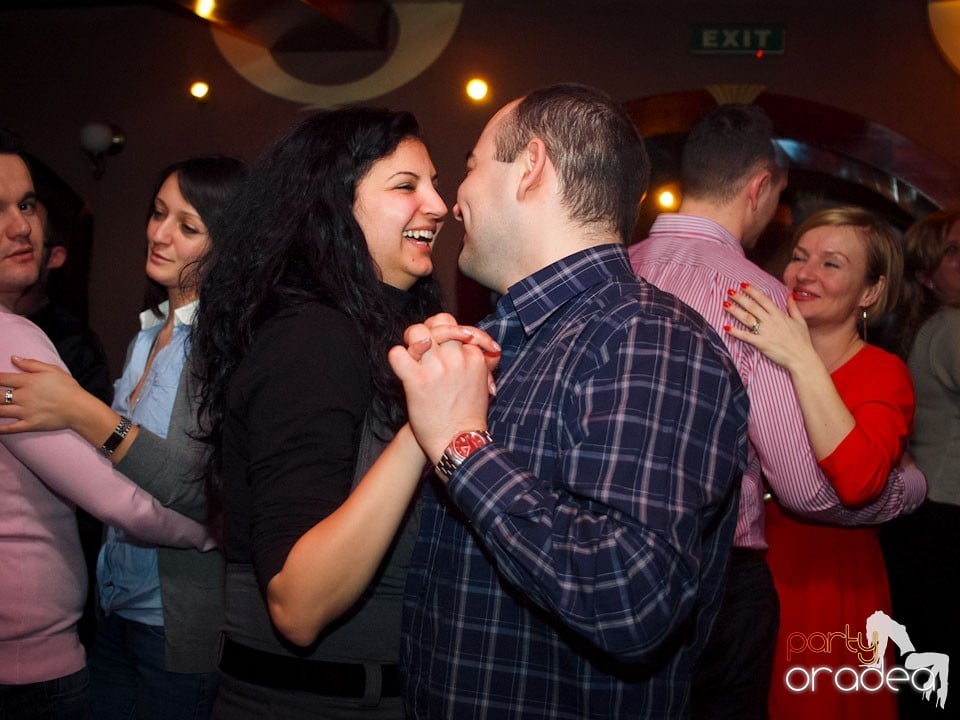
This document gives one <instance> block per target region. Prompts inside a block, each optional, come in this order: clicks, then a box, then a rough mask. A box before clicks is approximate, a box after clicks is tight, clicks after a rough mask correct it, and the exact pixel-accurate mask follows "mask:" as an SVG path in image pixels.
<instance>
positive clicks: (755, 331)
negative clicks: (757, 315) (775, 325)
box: [750, 320, 760, 335]
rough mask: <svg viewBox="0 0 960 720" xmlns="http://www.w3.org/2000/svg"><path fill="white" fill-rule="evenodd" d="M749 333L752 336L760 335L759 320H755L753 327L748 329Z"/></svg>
mask: <svg viewBox="0 0 960 720" xmlns="http://www.w3.org/2000/svg"><path fill="white" fill-rule="evenodd" d="M750 332H752V333H753V334H754V335H759V334H760V321H759V320H757V321H756V322H755V323H754V324H753V327H752V328H750Z"/></svg>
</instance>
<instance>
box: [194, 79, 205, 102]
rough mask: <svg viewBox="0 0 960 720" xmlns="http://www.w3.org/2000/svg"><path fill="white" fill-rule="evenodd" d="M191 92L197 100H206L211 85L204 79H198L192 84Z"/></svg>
mask: <svg viewBox="0 0 960 720" xmlns="http://www.w3.org/2000/svg"><path fill="white" fill-rule="evenodd" d="M190 94H191V95H192V96H193V98H194V99H195V100H206V98H207V95H209V94H210V86H209V85H207V83H205V82H203V81H202V80H198V81H197V82H195V83H193V85H191V86H190Z"/></svg>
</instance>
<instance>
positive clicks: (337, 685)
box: [220, 637, 400, 698]
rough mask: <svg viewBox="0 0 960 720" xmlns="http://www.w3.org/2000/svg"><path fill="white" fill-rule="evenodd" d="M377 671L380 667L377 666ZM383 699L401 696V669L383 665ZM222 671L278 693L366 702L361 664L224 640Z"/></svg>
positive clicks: (221, 658) (228, 639)
mask: <svg viewBox="0 0 960 720" xmlns="http://www.w3.org/2000/svg"><path fill="white" fill-rule="evenodd" d="M374 667H377V666H374ZM379 668H380V676H381V687H380V697H398V696H399V695H400V666H399V665H380V666H379ZM220 669H221V670H222V671H223V672H225V673H227V674H228V675H231V676H232V677H235V678H236V679H237V680H242V681H243V682H248V683H251V684H253V685H262V686H264V687H271V688H277V689H278V690H301V691H303V692H310V693H316V694H318V695H329V696H332V697H353V698H362V697H364V695H365V691H366V689H367V671H366V669H365V667H364V666H363V665H362V664H360V663H335V662H327V661H326V660H308V659H302V658H295V657H288V656H286V655H277V654H275V653H271V652H265V651H264V650H255V649H254V648H250V647H247V646H246V645H241V644H240V643H238V642H235V641H233V640H231V639H230V638H228V637H224V638H223V651H222V654H221V656H220Z"/></svg>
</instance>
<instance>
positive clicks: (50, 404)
mask: <svg viewBox="0 0 960 720" xmlns="http://www.w3.org/2000/svg"><path fill="white" fill-rule="evenodd" d="M11 361H12V362H13V364H14V365H15V366H16V367H18V368H20V369H21V370H23V372H19V373H0V388H10V389H11V390H13V402H11V403H6V402H0V418H15V419H16V422H13V423H9V424H7V423H4V424H2V425H0V433H4V434H6V433H17V432H25V431H29V430H62V429H64V428H69V427H71V426H72V422H73V418H72V416H71V411H72V410H73V409H74V408H75V407H77V406H78V404H79V403H82V396H83V395H86V394H87V393H86V391H85V390H84V389H83V388H82V387H80V385H79V383H77V381H76V380H74V379H73V377H72V376H71V375H70V374H69V373H68V372H66V371H64V370H62V369H61V368H59V367H57V366H56V365H50V364H48V363H45V362H40V361H39V360H32V359H29V358H18V357H15V356H14V357H12V358H11Z"/></svg>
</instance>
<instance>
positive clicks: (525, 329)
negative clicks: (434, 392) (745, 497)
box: [401, 245, 748, 720]
mask: <svg viewBox="0 0 960 720" xmlns="http://www.w3.org/2000/svg"><path fill="white" fill-rule="evenodd" d="M483 327H484V328H485V329H486V330H487V331H488V332H490V333H491V335H493V336H494V337H495V338H496V339H497V340H498V341H499V342H500V343H501V345H503V346H504V357H503V361H502V366H501V369H500V371H499V376H498V378H497V387H498V392H497V396H496V398H495V400H494V401H493V404H492V405H491V407H490V411H489V428H490V432H491V434H492V435H493V437H494V438H495V442H494V443H493V444H491V445H488V446H486V447H484V448H482V449H481V450H479V451H478V452H476V453H474V454H473V455H472V456H471V457H470V458H468V459H467V461H466V462H465V463H464V464H463V465H462V466H461V467H460V468H459V470H458V471H457V472H456V473H455V474H454V476H453V478H452V479H451V480H450V482H449V485H448V486H447V488H445V489H443V488H428V490H427V491H426V493H425V498H424V503H423V514H422V519H421V530H420V538H419V541H418V543H417V547H416V550H415V551H414V557H413V559H412V564H411V569H410V574H409V576H408V585H407V597H406V604H405V619H404V641H403V651H402V655H403V657H402V660H401V662H402V666H405V670H406V699H407V702H408V706H409V709H410V710H411V711H412V712H413V714H414V716H415V717H418V718H428V717H429V718H456V720H464V719H466V718H506V717H509V718H521V717H522V718H551V719H554V718H571V719H573V718H577V719H580V718H593V717H596V718H631V717H636V718H670V719H671V720H675V719H676V718H681V717H683V716H685V715H686V714H687V713H688V712H689V707H688V705H689V702H688V700H689V683H690V675H691V666H692V664H693V661H694V660H695V659H696V656H697V654H698V652H699V650H700V649H701V647H702V645H703V643H704V641H705V638H706V636H707V633H708V632H709V628H710V626H711V624H712V620H713V617H714V615H715V614H716V611H717V609H718V605H719V599H720V594H719V590H720V585H721V581H722V577H723V572H724V569H725V567H726V563H727V559H728V556H729V552H730V546H731V539H732V535H733V528H734V523H735V517H736V502H737V490H738V486H739V476H740V473H741V472H742V471H743V468H744V466H745V464H746V422H747V410H748V402H747V398H746V395H745V393H744V391H743V387H742V385H741V384H740V380H739V378H738V376H737V373H736V370H735V369H734V366H733V364H732V362H731V361H730V358H729V356H728V355H727V353H726V350H725V349H724V347H723V344H722V342H721V341H720V339H719V338H718V337H717V336H716V334H715V333H714V332H713V331H712V330H711V329H710V328H709V327H708V326H707V325H706V324H705V323H704V321H703V320H702V319H701V318H700V317H699V316H698V315H696V314H695V313H693V312H692V311H690V310H689V309H688V308H687V307H686V306H684V305H683V304H682V303H680V302H679V301H678V300H676V299H675V298H674V297H673V296H671V295H668V294H666V293H663V292H661V291H659V290H657V289H656V288H655V287H653V286H652V285H649V284H647V283H645V282H644V281H642V280H638V279H637V278H636V277H635V276H634V274H633V272H632V271H631V269H630V265H629V263H628V261H627V257H626V253H625V251H624V249H623V248H622V247H621V246H619V245H607V246H601V247H596V248H592V249H589V250H585V251H582V252H579V253H577V254H575V255H572V256H570V257H567V258H565V259H563V260H562V261H560V262H558V263H555V264H553V265H551V266H549V267H547V268H544V269H543V270H541V271H539V272H537V273H535V274H534V275H532V276H530V277H528V278H526V279H525V280H523V281H522V282H520V283H518V284H517V285H515V286H513V287H512V288H510V291H509V292H508V294H507V295H505V296H504V297H503V298H501V300H500V302H499V303H498V306H497V311H496V313H495V315H494V316H492V317H491V318H489V319H488V320H487V321H485V322H484V324H483Z"/></svg>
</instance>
